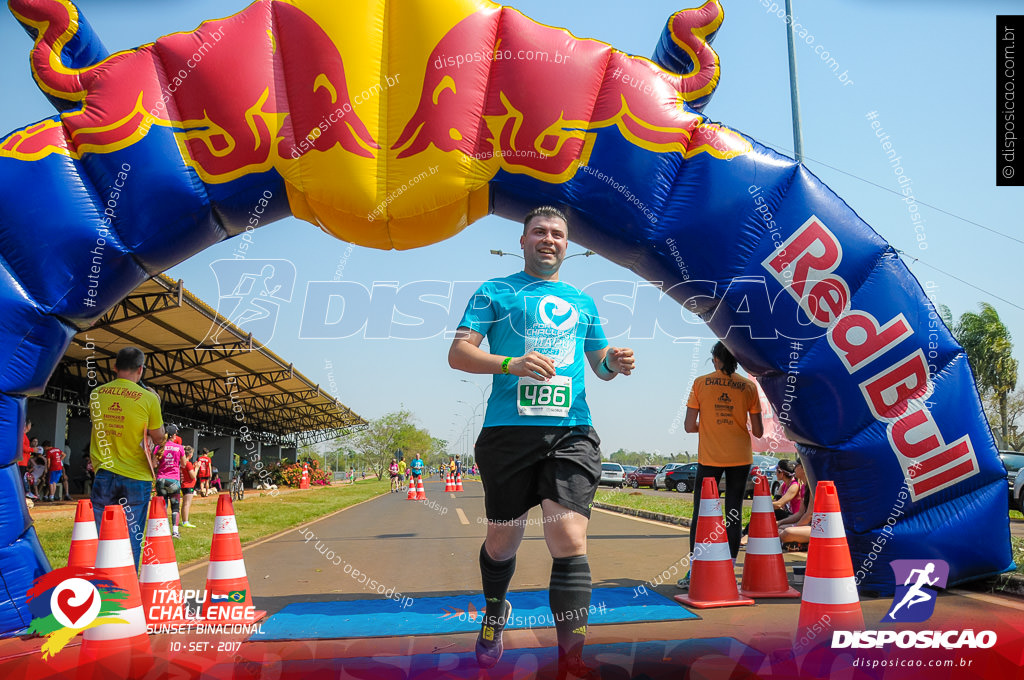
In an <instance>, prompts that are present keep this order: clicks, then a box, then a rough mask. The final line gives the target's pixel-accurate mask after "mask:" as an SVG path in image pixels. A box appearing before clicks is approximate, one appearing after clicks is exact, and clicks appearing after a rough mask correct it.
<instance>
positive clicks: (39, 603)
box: [28, 567, 128, 659]
mask: <svg viewBox="0 0 1024 680" xmlns="http://www.w3.org/2000/svg"><path fill="white" fill-rule="evenodd" d="M126 597H128V591H126V590H125V589H123V588H119V587H117V586H115V585H114V583H113V582H112V581H110V580H109V579H106V578H103V577H101V576H98V575H97V574H96V571H95V570H93V569H83V568H81V567H64V568H62V569H55V570H54V571H51V572H49V573H47V574H43V575H42V576H40V577H38V578H36V580H35V581H34V582H33V584H32V588H31V589H30V590H29V591H28V609H29V611H30V612H31V613H32V622H31V623H30V624H29V627H28V632H29V633H36V634H37V635H42V636H43V637H45V638H47V640H46V642H45V643H43V647H42V654H43V658H44V659H46V658H48V657H51V656H53V655H54V654H56V653H57V652H59V651H60V650H62V649H63V648H64V646H65V645H66V644H67V643H68V642H70V641H71V640H73V639H74V637H75V636H76V635H78V634H79V633H81V632H82V631H84V630H86V629H87V628H92V627H94V626H99V625H102V624H104V623H128V622H127V621H125V620H124V619H122V618H119V617H118V614H120V613H121V612H123V611H124V610H125V608H124V606H123V601H124V599H125V598H126Z"/></svg>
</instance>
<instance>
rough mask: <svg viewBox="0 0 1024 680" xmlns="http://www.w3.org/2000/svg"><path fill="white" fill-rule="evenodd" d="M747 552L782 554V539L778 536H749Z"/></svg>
mask: <svg viewBox="0 0 1024 680" xmlns="http://www.w3.org/2000/svg"><path fill="white" fill-rule="evenodd" d="M747 554H748V555H781V554H782V541H780V540H779V537H778V536H774V537H772V538H754V537H753V536H748V537H747Z"/></svg>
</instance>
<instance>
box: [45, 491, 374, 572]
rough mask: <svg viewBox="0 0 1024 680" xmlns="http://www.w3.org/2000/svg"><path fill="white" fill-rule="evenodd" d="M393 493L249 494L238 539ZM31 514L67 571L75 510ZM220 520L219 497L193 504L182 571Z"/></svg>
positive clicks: (204, 555)
mask: <svg viewBox="0 0 1024 680" xmlns="http://www.w3.org/2000/svg"><path fill="white" fill-rule="evenodd" d="M389 488H390V484H389V482H388V480H382V481H377V480H376V479H372V480H371V479H368V480H366V481H361V482H357V483H356V484H354V485H349V484H344V485H333V486H326V487H315V488H313V489H310V490H308V491H299V490H297V489H282V490H281V491H280V493H279V495H277V496H271V495H270V492H266V491H253V490H251V489H248V490H246V492H245V498H244V499H243V500H241V501H236V502H235V503H234V510H235V518H236V519H237V521H238V534H239V537H240V538H241V540H242V545H243V546H244V545H245V544H246V543H251V542H253V541H255V540H257V539H260V538H263V537H264V536H269V535H271V534H275V533H277V532H279V531H283V530H285V529H290V528H292V527H295V526H298V525H299V524H302V523H304V522H308V521H310V520H313V519H316V518H317V517H322V516H324V515H327V514H330V513H332V512H334V511H336V510H340V509H342V508H347V507H349V506H351V505H355V504H356V503H360V502H362V501H365V500H367V499H370V498H374V497H375V496H380V495H383V494H385V493H387V492H388V490H389ZM32 514H33V519H34V523H35V528H36V532H37V533H38V534H39V541H40V543H42V546H43V551H44V552H45V553H46V556H47V558H49V560H50V565H51V566H52V567H54V568H56V567H62V566H64V565H65V564H67V562H68V550H69V546H70V543H71V528H72V524H73V521H74V506H72V505H67V506H61V508H60V509H57V508H53V509H51V508H50V507H48V506H45V505H44V506H36V509H35V510H33V511H32ZM216 514H217V497H216V496H209V497H207V498H198V497H196V498H195V499H194V500H193V502H192V508H191V511H190V515H191V516H190V518H189V520H190V521H191V522H192V524H195V525H196V528H195V529H188V528H184V527H182V529H181V539H180V540H178V541H175V542H174V552H175V556H176V557H177V558H178V564H179V565H180V566H183V565H186V564H188V563H189V562H194V561H196V560H206V559H209V557H210V543H211V541H212V538H213V520H214V518H215V517H216Z"/></svg>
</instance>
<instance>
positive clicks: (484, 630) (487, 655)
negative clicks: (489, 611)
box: [476, 600, 512, 668]
mask: <svg viewBox="0 0 1024 680" xmlns="http://www.w3.org/2000/svg"><path fill="white" fill-rule="evenodd" d="M511 618H512V603H510V602H509V601H508V600H505V615H504V616H501V617H499V618H497V619H495V618H494V617H493V616H492V617H487V616H485V617H484V623H483V625H482V626H481V627H480V634H479V635H477V637H476V662H477V664H479V666H480V668H493V667H494V666H495V665H496V664H497V663H498V659H500V658H501V653H502V652H503V651H504V647H503V646H502V644H501V633H502V632H503V631H504V630H505V626H506V625H507V624H508V622H509V621H510V620H511Z"/></svg>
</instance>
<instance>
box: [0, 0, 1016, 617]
mask: <svg viewBox="0 0 1024 680" xmlns="http://www.w3.org/2000/svg"><path fill="white" fill-rule="evenodd" d="M9 4H10V9H11V11H12V12H13V14H14V16H15V17H16V18H17V20H18V21H19V22H21V24H22V25H23V26H24V27H25V29H26V30H27V31H28V32H29V34H30V35H31V36H32V37H33V39H34V45H33V47H32V51H31V67H32V70H33V74H34V77H35V79H36V81H37V83H38V85H39V88H40V89H41V90H42V92H43V94H44V95H45V96H46V97H47V98H48V99H49V100H50V101H51V102H52V103H53V104H54V106H55V107H56V108H57V110H58V112H59V113H58V114H57V115H55V116H53V117H52V118H48V119H46V120H43V121H40V122H36V123H31V124H28V125H26V126H25V127H24V128H22V129H19V130H15V131H14V132H12V133H10V134H9V135H7V136H6V137H5V138H4V139H3V140H2V141H0V194H2V196H0V244H2V245H0V442H2V448H0V451H2V452H3V460H2V462H3V464H4V466H3V467H2V468H0V469H2V474H0V479H2V481H0V484H2V487H0V573H2V586H3V589H4V592H2V593H0V630H2V631H8V632H10V631H17V630H20V629H22V628H23V627H24V626H26V625H27V624H28V622H29V618H30V617H29V616H28V614H27V609H26V605H25V597H26V595H25V593H26V591H27V590H28V588H29V587H30V585H31V583H32V580H33V578H35V577H36V576H38V575H39V574H41V573H43V572H45V571H48V570H49V565H48V563H47V560H46V558H45V556H44V554H43V551H42V549H41V547H40V545H39V542H38V539H37V537H36V534H35V532H34V529H33V528H32V523H31V519H30V517H29V514H28V512H27V510H26V507H25V504H24V501H23V494H22V493H21V481H20V479H19V478H18V469H17V466H16V465H15V461H16V459H17V458H18V457H19V456H20V455H21V435H22V423H23V421H24V418H25V410H26V398H27V396H29V395H33V394H38V393H40V392H41V391H42V390H43V387H44V385H45V384H46V382H47V380H48V378H49V377H50V374H51V373H52V371H53V370H54V368H55V366H56V365H57V363H58V361H59V359H60V357H61V356H62V354H63V352H64V350H65V348H66V347H67V345H68V343H69V342H70V340H71V338H72V336H73V335H74V333H75V332H76V331H77V330H78V329H81V328H84V327H87V326H88V325H89V324H90V323H91V322H93V321H94V320H95V319H97V318H99V317H100V316H101V315H102V314H103V313H104V311H105V310H107V309H109V308H110V307H111V306H113V305H114V304H116V303H117V302H118V301H119V300H120V299H121V298H122V297H124V296H125V295H126V294H127V293H128V292H130V291H131V290H132V289H133V288H135V287H136V286H137V285H138V284H139V283H141V282H142V281H144V280H145V279H146V278H148V277H150V276H152V275H154V274H156V273H158V272H161V271H163V270H165V269H167V268H168V267H171V266H172V265H174V264H176V263H178V262H181V261H182V260H185V259H186V258H188V257H189V256H191V255H192V254H194V253H197V252H199V251H201V250H202V249H204V248H206V247H207V246H209V245H211V244H213V243H216V242H218V241H221V240H223V239H227V238H232V237H234V236H238V235H240V234H243V233H244V232H245V230H246V229H247V228H248V229H252V228H253V225H255V224H266V223H267V222H269V221H271V220H272V219H278V218H283V217H285V216H287V215H294V216H296V217H299V218H302V219H304V220H307V221H309V222H311V223H313V224H316V225H318V226H319V227H321V228H322V229H324V230H325V231H327V232H329V233H331V234H333V235H335V236H337V237H338V238H341V239H345V240H347V241H351V242H354V243H358V244H361V245H364V246H372V247H375V248H385V249H387V248H397V249H407V248H415V247H417V246H422V245H426V244H430V243H434V242H437V241H439V240H442V239H445V238H447V237H449V236H451V235H453V234H455V233H457V232H458V231H459V230H461V229H464V228H465V227H466V226H467V225H469V224H470V223H472V222H473V221H475V220H477V219H479V218H480V217H482V216H484V215H487V214H489V213H496V214H498V215H501V216H503V217H507V218H509V219H512V220H519V219H521V217H522V215H524V214H525V212H526V211H527V210H528V209H530V208H531V207H533V206H536V205H538V204H541V203H550V204H556V205H559V206H562V207H563V208H564V209H565V210H566V211H567V213H568V214H569V215H570V222H571V225H572V229H571V231H570V234H571V236H572V238H573V240H574V241H576V242H577V243H579V244H581V245H583V246H585V247H587V248H590V249H593V250H595V251H597V252H599V253H601V254H602V255H604V256H605V257H607V258H608V259H610V260H612V261H614V262H617V263H619V264H621V265H622V266H624V267H627V268H629V269H630V270H632V271H634V272H636V273H637V274H638V275H640V276H642V277H644V278H645V279H647V280H650V281H659V282H663V287H664V289H665V290H666V291H667V292H668V294H670V295H671V296H672V297H673V298H674V299H676V300H677V301H678V302H679V303H680V304H681V305H683V306H685V308H686V309H688V310H690V311H692V312H694V313H696V314H698V315H700V317H701V318H702V319H704V320H705V321H706V323H707V324H708V326H709V327H710V328H711V329H712V330H713V331H714V332H715V334H716V335H718V336H719V337H722V338H725V341H726V343H727V345H728V346H729V348H730V349H731V350H732V351H733V353H734V354H735V355H736V356H737V357H738V358H739V360H740V363H741V364H742V366H743V367H744V368H745V369H746V370H747V371H749V372H750V373H751V374H753V375H754V376H756V377H757V379H758V380H759V382H760V384H761V386H762V387H763V389H764V392H765V393H766V395H767V397H768V399H769V400H770V401H771V403H772V405H773V406H774V408H775V410H776V411H777V412H778V414H779V418H780V421H781V422H783V423H784V424H785V426H786V428H787V433H788V435H789V436H790V438H791V439H793V440H794V441H795V442H796V443H797V445H798V447H799V451H800V454H801V456H802V457H803V459H804V460H805V461H806V463H807V465H808V468H809V470H810V472H811V474H812V477H813V478H816V479H825V480H834V481H835V483H836V486H837V487H838V490H839V496H840V500H841V503H842V508H843V514H844V523H845V526H846V529H847V532H848V538H849V543H850V546H851V551H852V553H853V555H852V556H853V564H854V568H855V569H856V570H857V574H856V576H857V579H858V582H859V584H860V586H861V588H862V589H865V590H868V591H876V592H885V591H891V590H892V575H891V573H890V571H889V569H888V568H887V566H886V565H887V563H888V562H889V561H890V560H893V559H901V558H914V559H925V558H940V559H944V560H946V561H947V562H948V563H949V566H950V572H949V582H950V583H951V584H954V583H959V582H963V581H968V580H971V579H977V578H980V577H983V576H986V575H990V574H996V573H999V572H1002V571H1005V570H1007V569H1009V568H1011V567H1012V565H1013V562H1012V560H1011V554H1010V543H1009V528H1008V519H1007V515H1006V486H1005V485H1006V482H1005V476H1004V472H1003V468H1002V466H1001V464H1000V462H999V460H998V458H997V455H996V451H995V447H994V443H993V440H992V437H991V434H990V432H989V430H988V427H987V425H986V421H985V418H984V416H983V414H982V409H981V404H980V401H979V398H978V395H977V392H976V390H975V387H974V382H973V379H972V376H971V371H970V368H969V366H968V363H967V359H966V356H965V355H964V352H963V350H962V349H961V348H960V347H959V346H958V345H957V344H956V342H955V341H954V340H953V338H952V337H951V335H950V334H949V332H948V331H947V330H946V328H945V327H944V326H942V324H941V323H938V324H936V323H934V322H933V323H930V319H935V318H936V317H935V316H934V309H933V308H932V305H931V303H930V302H929V300H928V298H927V297H926V295H925V294H924V292H923V290H922V288H921V286H920V285H919V284H918V282H917V281H916V280H915V278H914V277H913V276H912V275H911V274H910V272H909V271H908V269H907V267H906V266H905V265H904V264H903V262H902V261H901V260H900V258H899V257H898V256H897V254H896V252H895V251H894V250H893V249H892V248H891V247H890V246H889V245H888V244H887V243H886V242H885V241H884V240H883V239H882V238H881V237H880V236H879V235H878V234H877V233H875V232H874V231H873V230H872V229H871V227H870V226H868V225H867V224H866V223H865V222H864V221H862V220H861V219H860V218H859V217H858V216H857V214H856V213H855V212H854V211H853V210H852V209H851V208H850V207H849V206H847V205H846V204H845V203H844V202H843V201H842V199H840V198H839V197H838V196H836V195H835V194H834V193H833V192H832V191H830V190H829V188H828V187H826V186H825V185H824V184H822V183H821V181H819V180H818V179H817V178H816V177H815V176H814V175H812V174H811V173H810V172H808V170H807V169H806V168H804V167H803V166H801V165H799V164H797V163H796V162H794V161H793V160H792V159H790V158H787V157H785V156H782V155H780V154H778V153H776V152H775V151H773V150H771V149H769V148H766V147H764V146H762V145H760V144H758V143H757V142H755V141H753V140H752V139H751V138H750V137H748V136H745V135H744V134H742V133H740V132H738V131H735V130H732V129H730V128H728V127H727V126H724V125H720V124H718V123H714V122H712V121H711V120H709V119H708V118H707V117H706V116H704V115H703V114H702V113H701V112H702V110H703V108H704V105H705V104H706V103H707V102H708V100H709V99H710V97H711V95H712V93H713V92H714V90H715V87H716V85H717V83H718V78H719V62H718V56H717V55H716V53H715V52H714V51H713V50H712V49H711V47H710V42H711V40H712V38H713V37H714V35H715V32H716V31H717V30H718V28H719V26H720V25H721V23H722V20H723V10H722V7H721V5H720V4H719V2H718V1H717V0H709V1H708V2H707V3H705V4H704V5H703V6H702V7H700V8H698V9H693V10H686V11H681V12H678V13H676V14H675V15H673V16H672V17H670V18H669V20H668V23H667V25H666V27H665V30H664V32H663V34H662V36H661V39H660V42H659V43H658V45H657V46H656V48H655V52H654V56H653V59H651V60H649V59H645V58H642V57H636V56H632V55H629V54H624V53H622V52H619V51H617V50H615V49H614V48H612V47H611V46H609V45H607V44H604V43H601V42H598V41H595V40H588V39H582V38H577V37H575V36H573V35H572V34H570V33H569V32H568V31H566V30H563V29H558V28H552V27H549V26H545V25H541V24H538V23H536V22H534V21H532V20H530V19H529V18H528V17H525V16H523V15H522V14H521V13H519V12H517V11H516V10H513V9H510V8H507V7H502V6H499V5H495V4H492V3H490V2H487V1H485V0H445V2H435V1H434V0H429V1H428V0H419V1H413V0H409V1H408V2H401V3H398V2H391V3H385V2H372V3H365V6H360V5H359V3H357V2H345V3H337V2H334V1H333V0H293V1H292V2H285V1H284V0H257V2H254V3H253V4H251V5H250V6H249V7H247V8H246V9H244V10H243V11H241V12H239V13H238V14H236V15H234V16H230V17H227V18H224V19H218V20H213V21H208V22H206V23H204V24H202V25H201V26H199V27H198V28H197V29H196V30H195V31H194V32H192V33H178V34H173V35H168V36H165V37H163V38H160V39H159V40H157V41H156V42H154V43H152V44H148V45H144V46H142V47H139V48H138V49H135V50H129V51H124V52H118V53H116V54H108V52H107V51H106V49H105V48H104V47H103V45H102V43H101V42H100V40H99V38H98V36H97V35H96V34H95V33H94V32H93V30H92V29H91V27H90V26H89V23H88V22H87V20H86V18H85V17H83V16H82V15H81V14H80V13H79V11H78V9H77V8H76V7H75V5H74V4H72V3H71V2H69V1H68V0H10V3H9ZM368 26H371V27H376V30H375V31H374V30H369V31H368V30H367V29H366V27H368ZM381 55H385V60H384V61H381ZM531 55H533V56H532V57H531ZM413 178H415V179H416V181H415V182H413V181H412V179H413ZM256 205H259V206H260V207H261V208H262V212H263V215H262V216H261V218H260V219H257V220H255V221H253V217H252V216H251V210H252V207H253V206H256ZM40 242H44V243H47V244H49V246H50V247H49V248H47V249H44V250H43V251H40V249H38V248H37V247H35V245H36V244H38V243H40ZM40 258H43V259H42V261H41V260H40ZM967 528H969V530H970V535H971V536H973V537H974V540H972V541H971V549H970V550H964V549H963V547H964V539H963V537H964V535H965V532H964V529H967ZM882 553H884V558H883V557H881V556H880V555H881V554H882Z"/></svg>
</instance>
